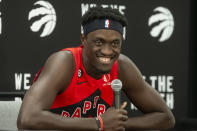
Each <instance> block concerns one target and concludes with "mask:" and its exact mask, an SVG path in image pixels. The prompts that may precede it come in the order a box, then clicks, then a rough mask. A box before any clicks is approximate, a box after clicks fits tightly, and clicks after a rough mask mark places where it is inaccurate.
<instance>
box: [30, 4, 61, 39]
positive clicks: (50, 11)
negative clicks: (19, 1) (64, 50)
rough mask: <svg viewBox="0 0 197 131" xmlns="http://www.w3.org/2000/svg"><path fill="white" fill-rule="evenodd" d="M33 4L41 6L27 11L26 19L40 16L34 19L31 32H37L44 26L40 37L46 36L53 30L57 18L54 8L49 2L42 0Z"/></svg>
mask: <svg viewBox="0 0 197 131" xmlns="http://www.w3.org/2000/svg"><path fill="white" fill-rule="evenodd" d="M34 5H40V6H41V7H38V8H36V9H32V10H31V11H30V12H29V17H28V20H31V19H32V18H34V17H40V19H39V20H37V21H34V22H33V23H32V25H31V27H30V28H31V30H32V31H33V32H38V31H39V30H40V29H41V28H42V26H44V29H43V31H42V33H41V35H40V37H45V36H48V35H50V34H51V33H52V32H53V30H54V28H55V25H56V19H57V18H56V13H55V9H54V8H53V6H52V5H51V4H50V3H49V2H47V1H42V0H40V1H38V2H36V3H35V4H34Z"/></svg>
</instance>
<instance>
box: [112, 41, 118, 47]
mask: <svg viewBox="0 0 197 131" xmlns="http://www.w3.org/2000/svg"><path fill="white" fill-rule="evenodd" d="M119 45H120V42H118V41H114V42H112V46H113V47H119Z"/></svg>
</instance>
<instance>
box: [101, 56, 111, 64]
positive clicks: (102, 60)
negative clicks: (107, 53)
mask: <svg viewBox="0 0 197 131" xmlns="http://www.w3.org/2000/svg"><path fill="white" fill-rule="evenodd" d="M99 59H100V61H101V62H105V63H108V62H110V58H103V57H100V58H99Z"/></svg>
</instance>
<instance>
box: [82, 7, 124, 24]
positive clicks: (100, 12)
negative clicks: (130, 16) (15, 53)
mask: <svg viewBox="0 0 197 131" xmlns="http://www.w3.org/2000/svg"><path fill="white" fill-rule="evenodd" d="M105 18H107V19H112V20H114V21H117V22H120V23H121V25H122V26H123V27H124V26H127V24H128V22H127V19H126V17H125V16H124V15H122V14H121V13H120V12H119V11H118V10H117V9H112V8H102V7H94V8H90V9H89V10H88V11H87V12H86V13H85V14H84V15H83V16H82V19H81V20H82V21H81V24H82V26H84V25H85V24H87V23H89V22H91V21H93V20H95V19H105Z"/></svg>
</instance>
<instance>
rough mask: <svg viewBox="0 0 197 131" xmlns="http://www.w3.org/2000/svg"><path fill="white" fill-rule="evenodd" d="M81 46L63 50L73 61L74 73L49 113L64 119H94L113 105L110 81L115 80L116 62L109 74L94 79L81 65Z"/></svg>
mask: <svg viewBox="0 0 197 131" xmlns="http://www.w3.org/2000/svg"><path fill="white" fill-rule="evenodd" d="M82 48H83V47H82V46H79V47H76V48H65V49H63V50H62V51H66V50H67V51H71V52H72V54H73V56H74V59H75V65H76V67H75V72H74V76H73V78H72V80H71V82H70V84H69V86H68V87H67V88H66V89H65V90H64V91H63V92H62V93H61V94H59V95H57V96H56V98H55V100H54V103H53V105H52V107H51V109H50V110H51V112H53V113H57V114H60V115H62V116H64V117H95V116H99V115H101V114H103V113H104V112H105V111H106V110H107V109H108V108H109V107H111V106H112V104H113V99H114V96H113V90H112V88H111V86H110V85H111V81H112V80H113V79H117V72H118V71H117V61H116V62H115V63H114V65H113V66H112V70H111V72H110V73H109V74H104V75H103V76H102V77H101V78H100V79H98V80H97V79H94V78H92V77H91V76H89V75H88V74H87V73H86V70H85V68H84V66H83V63H82Z"/></svg>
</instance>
